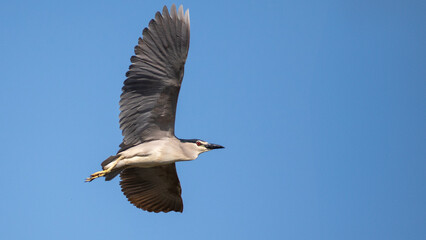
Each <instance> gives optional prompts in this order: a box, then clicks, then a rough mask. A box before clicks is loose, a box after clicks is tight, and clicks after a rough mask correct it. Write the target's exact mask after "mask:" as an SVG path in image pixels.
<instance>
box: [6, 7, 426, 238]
mask: <svg viewBox="0 0 426 240" xmlns="http://www.w3.org/2000/svg"><path fill="white" fill-rule="evenodd" d="M172 3H173V2H171V1H165V2H161V3H160V2H158V1H152V2H147V1H72V2H58V1H7V2H6V1H2V2H1V3H0V36H1V37H0V79H1V81H0V83H1V87H0V99H1V101H0V107H1V112H2V114H0V132H1V134H0V143H1V147H0V148H1V153H2V154H1V155H2V157H1V159H2V161H1V164H2V165H1V169H2V171H1V172H2V174H0V189H1V191H2V197H1V198H0V238H1V239H101V238H109V239H114V238H117V239H118V238H120V239H135V238H139V239H172V238H173V239H327V240H329V239H425V238H426V228H425V225H426V205H425V203H426V188H425V182H426V174H425V172H426V162H425V160H426V147H425V143H426V125H425V122H426V111H425V109H426V65H425V63H426V44H425V43H426V28H425V27H424V23H425V22H426V15H425V14H424V13H425V12H426V4H425V2H424V1H221V0H218V1H214V2H212V1H210V2H201V1H184V2H176V3H177V4H181V3H183V4H184V7H185V9H186V8H189V9H190V13H191V47H190V51H189V57H188V61H187V65H186V71H185V78H184V82H183V87H182V89H181V94H180V99H179V103H178V113H177V119H176V135H177V136H178V137H181V138H200V139H204V140H206V141H209V142H213V143H218V144H221V145H224V146H226V149H224V150H220V151H219V150H218V151H212V152H209V153H206V154H203V155H201V156H200V158H198V159H197V160H195V161H193V162H185V163H179V164H177V168H178V174H179V177H180V181H181V184H182V188H183V199H184V212H183V213H182V214H180V213H168V214H163V213H162V214H153V213H147V212H143V211H141V210H139V209H137V208H135V207H134V206H132V205H131V204H129V203H128V202H127V200H126V198H125V197H124V196H123V195H122V193H121V191H120V187H119V185H118V179H116V180H114V181H112V182H104V181H100V180H97V181H94V182H92V183H90V184H87V183H84V179H85V178H86V177H87V176H88V175H89V174H90V173H92V172H95V171H98V170H100V166H99V164H100V163H101V161H102V160H104V159H105V158H107V157H108V156H110V155H113V154H115V153H116V151H117V150H118V145H119V143H120V142H121V140H122V137H121V131H120V129H119V126H118V114H119V110H118V101H119V95H120V93H121V86H122V83H123V80H124V79H125V77H124V75H125V72H126V71H127V69H128V66H129V64H130V56H131V55H132V54H133V47H134V45H136V43H137V39H138V37H139V36H141V32H142V30H143V28H145V27H146V26H147V24H148V22H149V20H150V19H151V18H153V17H154V14H155V12H156V11H158V10H161V9H162V7H163V5H167V6H171V4H172Z"/></svg>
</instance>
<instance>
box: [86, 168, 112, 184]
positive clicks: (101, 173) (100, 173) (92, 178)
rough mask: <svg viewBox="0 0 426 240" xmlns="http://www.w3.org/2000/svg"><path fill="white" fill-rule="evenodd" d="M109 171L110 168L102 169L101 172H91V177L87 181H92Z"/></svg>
mask: <svg viewBox="0 0 426 240" xmlns="http://www.w3.org/2000/svg"><path fill="white" fill-rule="evenodd" d="M109 172H110V171H108V170H102V171H99V172H95V173H93V174H91V175H90V177H88V178H86V180H85V182H91V181H93V180H94V179H96V178H98V177H103V176H105V175H106V174H107V173H109Z"/></svg>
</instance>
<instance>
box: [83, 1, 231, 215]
mask: <svg viewBox="0 0 426 240" xmlns="http://www.w3.org/2000/svg"><path fill="white" fill-rule="evenodd" d="M142 36H143V38H139V42H138V45H137V46H136V47H135V55H134V56H132V57H131V62H132V64H131V65H130V67H129V71H128V72H127V73H126V77H127V79H126V80H125V81H124V87H123V88H122V94H121V99H120V128H121V130H122V133H123V136H124V139H123V142H122V143H121V144H120V150H119V151H118V153H117V155H115V156H111V157H109V158H107V159H106V160H105V161H103V162H102V164H101V166H102V169H103V170H102V171H99V172H96V173H93V174H92V175H91V176H90V177H89V178H87V179H86V181H87V182H90V181H92V180H93V179H95V178H98V177H105V180H106V181H109V180H111V179H113V178H114V177H115V176H117V175H118V174H120V178H121V181H120V185H121V189H122V191H123V193H124V195H126V197H127V199H128V200H129V201H130V202H131V203H132V204H133V205H135V206H136V207H138V208H141V209H143V210H146V211H150V212H169V211H176V212H182V210H183V203H182V198H181V187H180V183H179V178H178V176H177V173H176V166H175V162H179V161H190V160H194V159H196V158H197V157H198V155H199V154H200V153H203V152H207V151H209V150H212V149H217V148H223V147H222V146H220V145H216V144H211V143H208V142H205V141H202V140H198V139H189V140H185V139H178V138H176V137H175V134H174V125H175V114H176V104H177V100H178V95H179V89H180V86H181V83H182V78H183V72H184V65H185V61H186V57H187V55H188V49H189V11H188V10H187V11H186V13H185V14H184V12H183V7H182V6H180V7H179V10H178V11H176V6H175V5H172V7H171V9H170V14H169V11H168V9H167V7H166V6H164V8H163V13H162V14H161V13H160V12H157V13H156V14H155V19H152V20H151V21H150V22H149V25H148V28H145V29H144V30H143V33H142Z"/></svg>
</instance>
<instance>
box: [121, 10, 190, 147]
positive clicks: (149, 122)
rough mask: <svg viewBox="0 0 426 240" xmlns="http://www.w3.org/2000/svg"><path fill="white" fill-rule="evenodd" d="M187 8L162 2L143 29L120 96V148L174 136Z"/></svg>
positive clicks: (185, 53)
mask: <svg viewBox="0 0 426 240" xmlns="http://www.w3.org/2000/svg"><path fill="white" fill-rule="evenodd" d="M189 28H190V22H189V11H188V10H187V11H186V13H185V14H184V13H183V7H182V6H180V7H179V10H178V11H176V6H175V5H172V7H171V9H170V14H169V12H168V10H167V7H166V6H164V8H163V13H162V14H161V13H160V12H157V13H156V14H155V19H152V20H151V21H150V23H149V25H148V28H145V29H144V30H143V33H142V35H143V38H142V39H141V38H139V42H138V45H137V46H136V47H135V55H134V56H132V58H131V62H132V64H131V65H130V67H129V71H128V72H127V73H126V76H127V79H126V80H125V81H124V87H123V89H122V91H123V92H122V94H121V100H120V111H121V113H120V128H121V130H122V133H123V136H124V139H123V143H122V144H121V145H120V147H121V148H122V149H124V148H127V147H131V146H134V145H137V144H140V143H142V142H145V141H149V140H154V139H159V138H162V137H170V136H174V125H175V114H176V104H177V100H178V95H179V90H180V86H181V83H182V79H183V73H184V65H185V61H186V57H187V56H188V50H189Z"/></svg>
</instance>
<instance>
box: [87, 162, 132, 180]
mask: <svg viewBox="0 0 426 240" xmlns="http://www.w3.org/2000/svg"><path fill="white" fill-rule="evenodd" d="M123 158H124V157H123V156H120V157H119V158H117V160H115V161H114V163H113V164H112V166H111V167H109V168H107V169H105V170H102V171H99V172H95V173H93V174H91V175H90V177H88V178H86V180H85V182H91V181H93V180H94V179H96V178H98V177H103V176H105V175H107V174H108V173H110V172H111V171H112V169H113V168H114V167H115V166H117V164H118V162H119V161H120V160H121V159H123Z"/></svg>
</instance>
